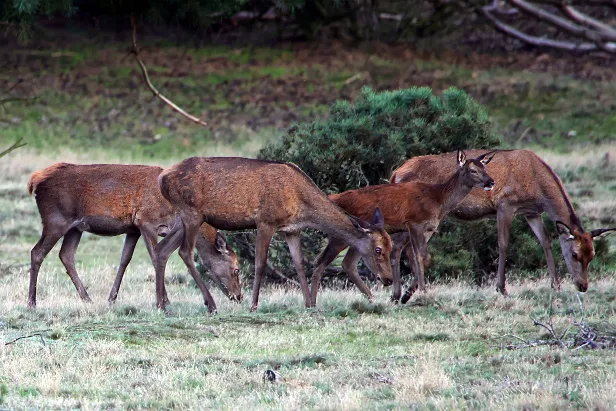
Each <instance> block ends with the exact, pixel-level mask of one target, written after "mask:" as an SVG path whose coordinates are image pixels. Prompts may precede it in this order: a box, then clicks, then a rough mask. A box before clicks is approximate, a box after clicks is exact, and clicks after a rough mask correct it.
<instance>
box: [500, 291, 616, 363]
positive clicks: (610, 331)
mask: <svg viewBox="0 0 616 411" xmlns="http://www.w3.org/2000/svg"><path fill="white" fill-rule="evenodd" d="M577 301H578V309H577V310H576V309H572V310H570V311H569V313H570V315H571V318H570V320H569V325H567V327H565V329H564V330H563V331H562V332H560V333H558V332H556V330H555V328H554V323H553V321H552V315H549V316H548V318H547V320H545V321H543V322H542V321H539V320H537V319H534V318H531V319H532V321H533V325H535V326H538V327H541V328H544V329H545V330H547V332H548V334H549V337H550V338H548V339H539V340H531V339H524V338H522V337H519V336H517V335H515V334H507V335H505V337H513V338H515V339H517V340H519V341H521V343H516V344H508V345H505V346H504V348H505V349H507V350H517V349H521V348H532V347H539V346H544V345H550V346H552V345H554V346H558V347H560V348H563V349H570V350H573V351H577V350H581V349H582V348H591V349H595V348H602V349H616V325H614V324H610V323H608V322H606V321H602V322H598V323H587V322H586V321H585V319H584V307H583V305H582V300H581V299H580V295H579V294H577ZM571 328H577V333H575V334H574V335H571V336H569V338H566V337H568V334H570V333H569V330H570V329H571Z"/></svg>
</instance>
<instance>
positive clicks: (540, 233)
mask: <svg viewBox="0 0 616 411" xmlns="http://www.w3.org/2000/svg"><path fill="white" fill-rule="evenodd" d="M526 222H527V223H528V225H529V226H530V228H531V229H532V230H533V233H535V236H537V239H538V240H539V244H541V247H542V248H543V253H544V254H545V260H546V262H547V263H548V271H549V272H550V280H551V282H552V288H554V289H556V290H560V279H559V278H558V272H556V265H555V264H554V256H553V255H552V238H551V237H550V233H549V232H548V230H547V229H546V228H545V225H544V224H543V220H542V219H541V216H540V215H538V216H532V217H528V216H527V217H526Z"/></svg>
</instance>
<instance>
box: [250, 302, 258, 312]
mask: <svg viewBox="0 0 616 411" xmlns="http://www.w3.org/2000/svg"><path fill="white" fill-rule="evenodd" d="M257 308H259V304H253V305H251V306H250V312H251V313H254V312H255V311H257Z"/></svg>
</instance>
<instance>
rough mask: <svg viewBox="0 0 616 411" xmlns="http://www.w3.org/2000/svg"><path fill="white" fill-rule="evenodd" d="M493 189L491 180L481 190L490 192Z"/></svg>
mask: <svg viewBox="0 0 616 411" xmlns="http://www.w3.org/2000/svg"><path fill="white" fill-rule="evenodd" d="M493 188H494V180H492V179H490V180H489V181H488V182H487V183H485V184H484V186H483V189H484V190H486V191H492V189H493Z"/></svg>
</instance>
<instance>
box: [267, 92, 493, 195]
mask: <svg viewBox="0 0 616 411" xmlns="http://www.w3.org/2000/svg"><path fill="white" fill-rule="evenodd" d="M499 144H500V140H499V139H498V138H496V137H495V136H494V135H493V133H492V131H491V123H490V120H489V118H488V114H487V113H486V111H485V110H484V109H483V108H482V107H481V106H480V105H479V104H478V103H477V102H475V101H474V100H473V99H472V98H471V97H470V96H469V95H468V94H466V93H465V92H464V91H462V90H458V89H456V88H449V89H447V90H446V91H444V92H443V94H442V95H441V96H435V95H434V94H432V90H431V89H430V88H428V87H413V88H409V89H403V90H396V91H384V92H380V93H375V92H374V91H373V90H372V89H370V88H364V90H363V92H362V94H361V97H360V98H359V99H358V100H357V102H355V104H351V103H350V102H348V101H338V102H336V103H335V104H334V106H333V107H332V109H331V111H330V115H329V118H328V119H326V120H316V121H313V122H310V123H304V124H300V125H296V126H294V127H292V128H291V129H290V130H289V132H288V133H287V134H286V135H284V136H283V137H282V139H281V140H280V141H277V142H274V143H272V144H270V145H268V146H266V147H264V148H263V149H262V150H261V152H260V153H259V157H260V158H264V159H273V160H283V161H290V162H293V163H295V164H297V165H298V166H299V167H300V168H301V169H302V170H304V171H305V172H306V173H307V174H308V175H309V176H310V177H311V178H312V179H313V180H314V182H315V183H316V184H317V185H318V186H319V187H320V188H321V189H322V190H325V191H326V192H341V191H345V190H350V189H354V188H358V187H362V186H365V185H368V184H382V183H385V182H387V181H388V180H389V176H390V175H391V173H392V171H393V170H394V169H395V168H396V167H398V166H400V165H401V164H402V163H403V162H404V161H405V160H407V159H408V158H409V157H414V156H418V155H423V154H435V153H441V152H445V151H452V150H456V149H458V148H466V147H472V148H491V147H497V146H498V145H499Z"/></svg>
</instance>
